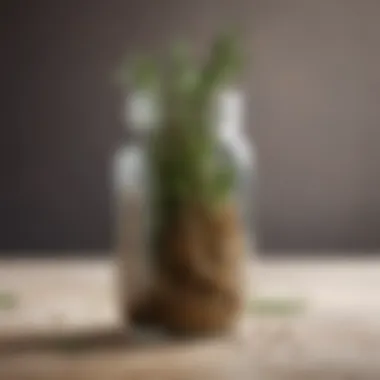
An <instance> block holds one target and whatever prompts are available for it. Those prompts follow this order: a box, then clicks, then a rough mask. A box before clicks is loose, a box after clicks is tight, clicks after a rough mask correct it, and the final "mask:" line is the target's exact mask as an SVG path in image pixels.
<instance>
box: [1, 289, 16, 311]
mask: <svg viewBox="0 0 380 380" xmlns="http://www.w3.org/2000/svg"><path fill="white" fill-rule="evenodd" d="M16 304H17V300H16V297H15V296H14V295H13V294H12V293H8V292H2V291H0V311H2V310H10V309H13V308H14V307H15V306H16Z"/></svg>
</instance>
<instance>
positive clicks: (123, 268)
mask: <svg viewBox="0 0 380 380" xmlns="http://www.w3.org/2000/svg"><path fill="white" fill-rule="evenodd" d="M157 106H158V103H157V101H155V99H154V98H153V96H152V95H149V94H148V93H136V94H134V95H133V96H131V97H129V98H128V99H127V107H126V120H127V121H128V126H129V128H128V129H129V132H130V134H131V136H132V137H131V139H130V141H129V143H128V144H127V145H125V146H122V147H121V148H120V149H119V150H118V152H117V154H116V158H115V164H114V186H115V198H116V216H117V225H116V228H117V234H116V239H117V241H116V244H117V259H118V261H117V264H118V268H117V270H118V278H119V284H118V288H119V295H120V307H121V315H122V319H123V321H124V322H125V323H128V315H129V312H130V309H131V308H135V307H136V306H138V304H139V303H141V302H144V298H145V297H146V295H147V294H148V292H149V291H150V289H151V286H152V283H151V281H152V280H153V279H154V278H155V274H156V271H157V270H160V269H158V268H157V267H154V266H153V265H157V261H153V260H152V256H151V255H152V254H157V252H151V249H152V247H151V246H150V237H151V232H152V231H151V228H152V219H153V218H156V217H157V213H156V210H154V209H153V207H152V203H151V202H150V193H149V191H150V178H149V177H150V174H149V170H148V161H147V157H148V156H147V153H148V151H147V149H148V143H149V135H150V132H151V129H152V128H154V127H155V122H156V121H157V119H158V108H157ZM215 116H216V119H215V127H216V129H215V132H216V134H217V145H218V151H219V153H220V156H219V157H220V165H223V163H224V164H226V165H231V164H232V165H233V167H234V168H235V169H236V173H237V179H238V180H237V182H236V188H234V190H233V194H232V195H233V199H234V202H236V203H237V205H238V208H239V214H240V219H241V221H242V223H241V227H242V228H243V230H244V231H243V233H242V234H243V235H244V239H245V240H244V249H245V253H246V255H245V258H247V257H248V256H249V254H250V252H251V251H252V250H253V242H254V233H253V231H254V218H253V211H254V210H253V205H254V198H255V193H254V188H253V186H254V183H255V182H254V180H255V172H256V168H255V154H254V150H253V149H252V145H251V144H250V143H249V139H248V137H247V136H246V134H245V131H244V128H243V127H244V96H243V94H242V92H240V91H238V90H234V89H226V90H224V91H222V92H220V93H219V95H218V96H217V103H216V114H215ZM195 218H197V216H196V217H195ZM227 222H228V221H227ZM223 223H224V221H222V224H223ZM219 224H220V223H219ZM227 224H228V223H227ZM239 225H240V224H239ZM179 235H181V233H179ZM185 235H186V233H185ZM182 237H183V234H182ZM169 239H170V237H169ZM179 240H181V238H179ZM218 240H219V239H218ZM220 240H221V241H223V239H220ZM201 244H202V243H201ZM238 245H239V244H238ZM238 245H237V246H238ZM181 249H182V248H181ZM222 250H223V248H222ZM227 251H228V249H227ZM190 254H191V252H190ZM229 254H230V253H228V252H227V255H229ZM238 255H239V254H238ZM243 256H244V255H243ZM242 259H243V260H241V261H240V262H239V264H241V266H242V267H243V268H240V269H243V270H244V267H246V265H245V264H246V261H245V260H244V257H242ZM237 270H238V268H237ZM231 273H232V272H231ZM228 276H229V275H228ZM233 276H235V279H233V280H231V281H232V282H234V283H235V282H236V283H240V282H241V280H242V276H240V275H239V274H238V273H237V272H236V273H232V277H233ZM211 277H212V274H211ZM212 281H213V279H212V278H211V282H212ZM215 281H216V283H218V282H220V281H219V279H216V280H215ZM223 281H224V280H223ZM231 281H230V280H228V281H227V282H228V283H231ZM241 285H242V286H243V287H244V284H241ZM228 286H230V285H228ZM231 286H232V285H231ZM234 286H235V285H234ZM153 287H154V284H153ZM174 287H175V285H174ZM227 290H228V289H227ZM233 291H235V289H233ZM193 301H194V300H189V301H187V300H186V296H184V297H180V298H179V301H178V302H177V304H176V307H177V308H178V309H179V310H184V313H185V314H181V313H180V312H179V313H175V314H176V315H177V316H178V318H180V317H181V315H182V318H183V319H186V318H188V316H187V314H186V310H187V311H189V309H188V308H189V307H190V306H188V304H186V302H193ZM202 302H203V301H202ZM202 302H201V303H199V305H205V306H203V307H204V308H205V310H204V316H205V318H208V317H207V316H208V315H211V314H212V315H217V314H219V315H220V316H223V314H224V313H223V307H221V308H220V309H218V308H217V309H213V310H212V311H211V310H206V309H207V307H208V306H207V303H206V304H205V303H204V302H203V303H202ZM212 303H213V302H212V301H211V302H210V303H209V304H210V305H211V304H212ZM192 304H194V305H196V304H197V301H195V303H192ZM169 306H170V305H169ZM239 307H241V306H239ZM169 309H170V307H169ZM201 309H202V306H199V310H198V311H199V314H202V312H203V311H202V310H201ZM215 310H216V312H215ZM226 315H227V314H226ZM201 318H202V317H201ZM218 318H219V317H218ZM169 319H170V318H169ZM176 323H177V325H178V326H179V325H180V324H181V322H178V321H176ZM215 323H217V322H215ZM185 324H187V325H188V324H189V323H188V321H187V322H186V323H185Z"/></svg>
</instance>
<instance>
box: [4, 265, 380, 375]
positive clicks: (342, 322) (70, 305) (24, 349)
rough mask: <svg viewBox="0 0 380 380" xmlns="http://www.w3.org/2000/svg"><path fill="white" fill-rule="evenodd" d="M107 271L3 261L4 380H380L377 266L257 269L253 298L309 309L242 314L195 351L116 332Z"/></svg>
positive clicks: (192, 346) (190, 346) (193, 347)
mask: <svg viewBox="0 0 380 380" xmlns="http://www.w3.org/2000/svg"><path fill="white" fill-rule="evenodd" d="M113 270H114V268H113V265H112V262H110V261H106V260H96V261H95V260H94V261H77V260H76V261H62V262H58V261H54V260H51V261H47V260H43V261H35V262H31V261H14V262H12V261H3V262H1V261H0V294H1V292H3V294H4V292H9V293H10V294H12V295H13V296H14V297H15V299H16V302H17V304H16V305H15V307H13V308H11V309H8V310H5V309H4V310H0V380H3V379H4V380H11V379H38V380H44V379H71V380H76V379H83V380H84V379H86V380H87V379H107V380H108V379H152V380H153V379H154V380H157V379H260V380H261V379H263V380H277V379H278V380H280V379H281V380H287V379H289V380H290V379H292V380H298V379H305V380H317V379H318V380H319V379H321V380H322V379H323V380H330V379H331V380H339V379H342V380H343V379H350V380H354V379H358V380H379V379H380V296H379V295H380V261H377V260H355V261H349V260H342V259H341V260H327V261H326V260H325V261H317V260H314V261H312V260H308V261H301V260H299V259H294V260H291V259H289V260H282V261H280V260H264V261H261V263H260V265H259V267H258V268H255V271H254V273H255V277H254V278H252V291H255V292H258V293H259V294H260V295H265V296H276V297H278V296H290V295H291V296H294V297H305V299H306V300H307V307H306V310H305V311H304V312H302V313H301V314H297V315H292V316H287V317H285V316H279V315H277V316H270V317H269V316H266V317H264V316H258V315H252V314H250V313H247V314H246V315H245V316H244V318H243V319H242V323H241V326H240V329H239V331H238V333H237V334H235V335H234V336H231V337H228V338H224V339H219V340H213V341H211V340H209V341H202V342H200V341H199V342H192V343H185V342H169V341H167V340H160V339H156V340H153V339H152V338H149V339H145V340H144V339H136V338H132V337H131V336H130V335H126V334H124V333H122V332H121V330H120V328H118V318H117V314H116V308H115V297H114V282H113V276H112V274H113ZM376 294H377V295H378V296H377V297H376Z"/></svg>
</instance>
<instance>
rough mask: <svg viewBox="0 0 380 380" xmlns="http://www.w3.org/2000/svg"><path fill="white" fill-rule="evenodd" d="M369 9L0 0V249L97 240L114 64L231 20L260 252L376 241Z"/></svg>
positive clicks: (113, 118) (291, 2) (90, 247)
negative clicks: (252, 152) (255, 165)
mask: <svg viewBox="0 0 380 380" xmlns="http://www.w3.org/2000/svg"><path fill="white" fill-rule="evenodd" d="M379 16H380V2H379V1H377V0H362V1H358V0H310V1H305V0H286V1H283V0H235V1H233V0H192V1H183V0H160V1H157V0H156V1H154V0H138V1H135V0H130V1H127V0H107V1H104V0H91V1H86V0H75V1H74V0H65V1H51V0H34V1H27V0H3V1H2V2H1V4H0V51H1V60H0V76H1V79H0V83H1V87H0V93H1V103H0V104H1V112H0V125H1V127H0V144H1V149H0V252H1V251H2V252H3V253H0V255H6V254H9V252H12V251H37V250H38V251H39V252H43V251H46V252H48V251H49V250H54V251H60V252H62V254H64V253H65V252H68V251H70V250H80V251H82V252H83V255H92V254H94V253H95V252H107V251H109V249H110V248H111V246H112V223H113V221H112V215H111V212H110V210H111V206H110V201H111V187H110V170H111V165H112V159H113V155H114V153H115V151H116V149H117V147H118V145H119V144H120V143H121V142H122V141H123V139H124V137H125V132H124V124H123V120H122V116H121V110H122V102H123V94H121V93H120V91H119V90H118V89H117V88H116V87H115V86H113V85H112V82H111V79H110V78H111V75H112V73H113V71H114V69H115V67H117V65H118V64H119V61H120V59H121V58H122V57H124V56H125V54H131V55H133V54H135V53H138V52H139V51H143V52H144V51H150V50H152V51H156V52H160V51H161V50H162V49H163V48H165V47H167V46H169V45H170V43H171V42H172V41H173V39H175V38H178V37H181V36H182V37H184V38H186V39H188V40H190V41H191V42H192V43H194V45H195V46H197V47H199V49H200V50H201V49H202V47H203V46H206V45H207V43H208V42H210V41H211V39H212V38H213V37H214V35H215V33H216V32H218V31H219V30H220V28H221V27H224V26H225V25H229V24H232V25H237V26H238V28H239V30H240V32H241V34H242V42H243V44H244V49H245V52H246V54H247V59H248V61H247V63H248V65H247V72H246V81H245V87H246V88H245V90H246V92H247V94H248V97H249V120H248V123H247V125H246V128H247V129H248V131H249V135H250V137H251V138H252V141H254V142H255V144H256V147H257V149H258V156H259V169H260V171H259V184H260V186H259V187H260V188H259V194H258V196H257V202H258V205H259V210H260V213H259V225H258V233H259V242H260V246H261V247H262V249H263V251H264V252H268V253H273V252H281V253H283V254H286V252H289V251H292V252H295V251H299V252H302V253H303V254H307V253H308V252H311V254H313V253H312V252H320V253H321V254H323V252H331V251H332V250H334V251H345V254H347V252H350V251H351V252H363V253H364V252H374V251H376V250H378V249H379V248H380V233H379V229H380V191H379V188H380V170H379V163H378V162H379V159H380V149H379V148H378V144H379V142H380V128H379V124H380V106H379V104H380V103H379V100H380V70H379V67H380V44H379V36H380V23H379ZM254 197H255V195H254V194H253V195H252V198H254ZM31 254H33V253H31Z"/></svg>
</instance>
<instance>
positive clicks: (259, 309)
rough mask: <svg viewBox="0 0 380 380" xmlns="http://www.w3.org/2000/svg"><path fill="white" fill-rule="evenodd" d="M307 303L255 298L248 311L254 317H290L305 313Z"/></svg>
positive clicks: (297, 300) (301, 300)
mask: <svg viewBox="0 0 380 380" xmlns="http://www.w3.org/2000/svg"><path fill="white" fill-rule="evenodd" d="M305 309H306V302H305V300H304V299H300V298H274V297H268V298H255V299H253V300H251V302H250V304H249V305H248V311H249V312H250V313H252V314H254V315H265V316H289V315H297V314H300V313H302V312H304V311H305Z"/></svg>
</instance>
